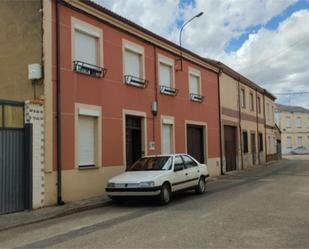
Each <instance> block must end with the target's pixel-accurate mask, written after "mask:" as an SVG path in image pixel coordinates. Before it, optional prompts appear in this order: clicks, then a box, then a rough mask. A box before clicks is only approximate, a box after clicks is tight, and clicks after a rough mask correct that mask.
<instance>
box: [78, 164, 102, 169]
mask: <svg viewBox="0 0 309 249" xmlns="http://www.w3.org/2000/svg"><path fill="white" fill-rule="evenodd" d="M78 169H79V170H91V169H99V167H98V166H96V165H93V166H91V165H89V166H78Z"/></svg>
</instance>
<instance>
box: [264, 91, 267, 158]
mask: <svg viewBox="0 0 309 249" xmlns="http://www.w3.org/2000/svg"><path fill="white" fill-rule="evenodd" d="M265 105H266V103H265V95H264V93H263V113H264V141H265V162H267V135H266V113H265Z"/></svg>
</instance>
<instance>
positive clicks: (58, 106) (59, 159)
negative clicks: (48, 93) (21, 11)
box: [56, 0, 64, 205]
mask: <svg viewBox="0 0 309 249" xmlns="http://www.w3.org/2000/svg"><path fill="white" fill-rule="evenodd" d="M60 83H61V82H60V22H59V1H58V0H56V119H57V120H56V124H57V125H56V129H57V130H56V133H57V204H58V205H63V204H64V202H63V200H62V194H61V193H62V183H61V180H62V179H61V178H62V177H61V173H62V172H61V169H62V154H61V152H62V145H61V89H60V87H61V84H60Z"/></svg>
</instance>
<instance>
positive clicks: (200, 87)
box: [188, 67, 202, 96]
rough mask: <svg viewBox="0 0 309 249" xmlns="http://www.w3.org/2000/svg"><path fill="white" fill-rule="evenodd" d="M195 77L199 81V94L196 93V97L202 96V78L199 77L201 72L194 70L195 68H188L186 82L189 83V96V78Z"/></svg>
mask: <svg viewBox="0 0 309 249" xmlns="http://www.w3.org/2000/svg"><path fill="white" fill-rule="evenodd" d="M191 75H192V76H195V77H198V79H199V81H198V82H199V87H198V90H199V92H198V93H197V94H198V95H200V96H202V76H201V71H200V70H198V69H196V68H193V67H189V70H188V82H189V85H188V87H189V95H190V94H191V92H190V84H191V82H190V76H191Z"/></svg>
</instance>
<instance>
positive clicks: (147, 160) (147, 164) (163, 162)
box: [127, 156, 172, 171]
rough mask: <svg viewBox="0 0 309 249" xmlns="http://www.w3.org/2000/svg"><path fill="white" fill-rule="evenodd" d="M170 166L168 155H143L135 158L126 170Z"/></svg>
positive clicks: (157, 168) (170, 159)
mask: <svg viewBox="0 0 309 249" xmlns="http://www.w3.org/2000/svg"><path fill="white" fill-rule="evenodd" d="M171 166H172V158H171V157H169V156H160V157H143V158H140V159H139V160H137V161H136V162H135V163H134V164H133V165H132V166H131V167H129V168H128V169H127V171H143V170H169V169H171Z"/></svg>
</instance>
